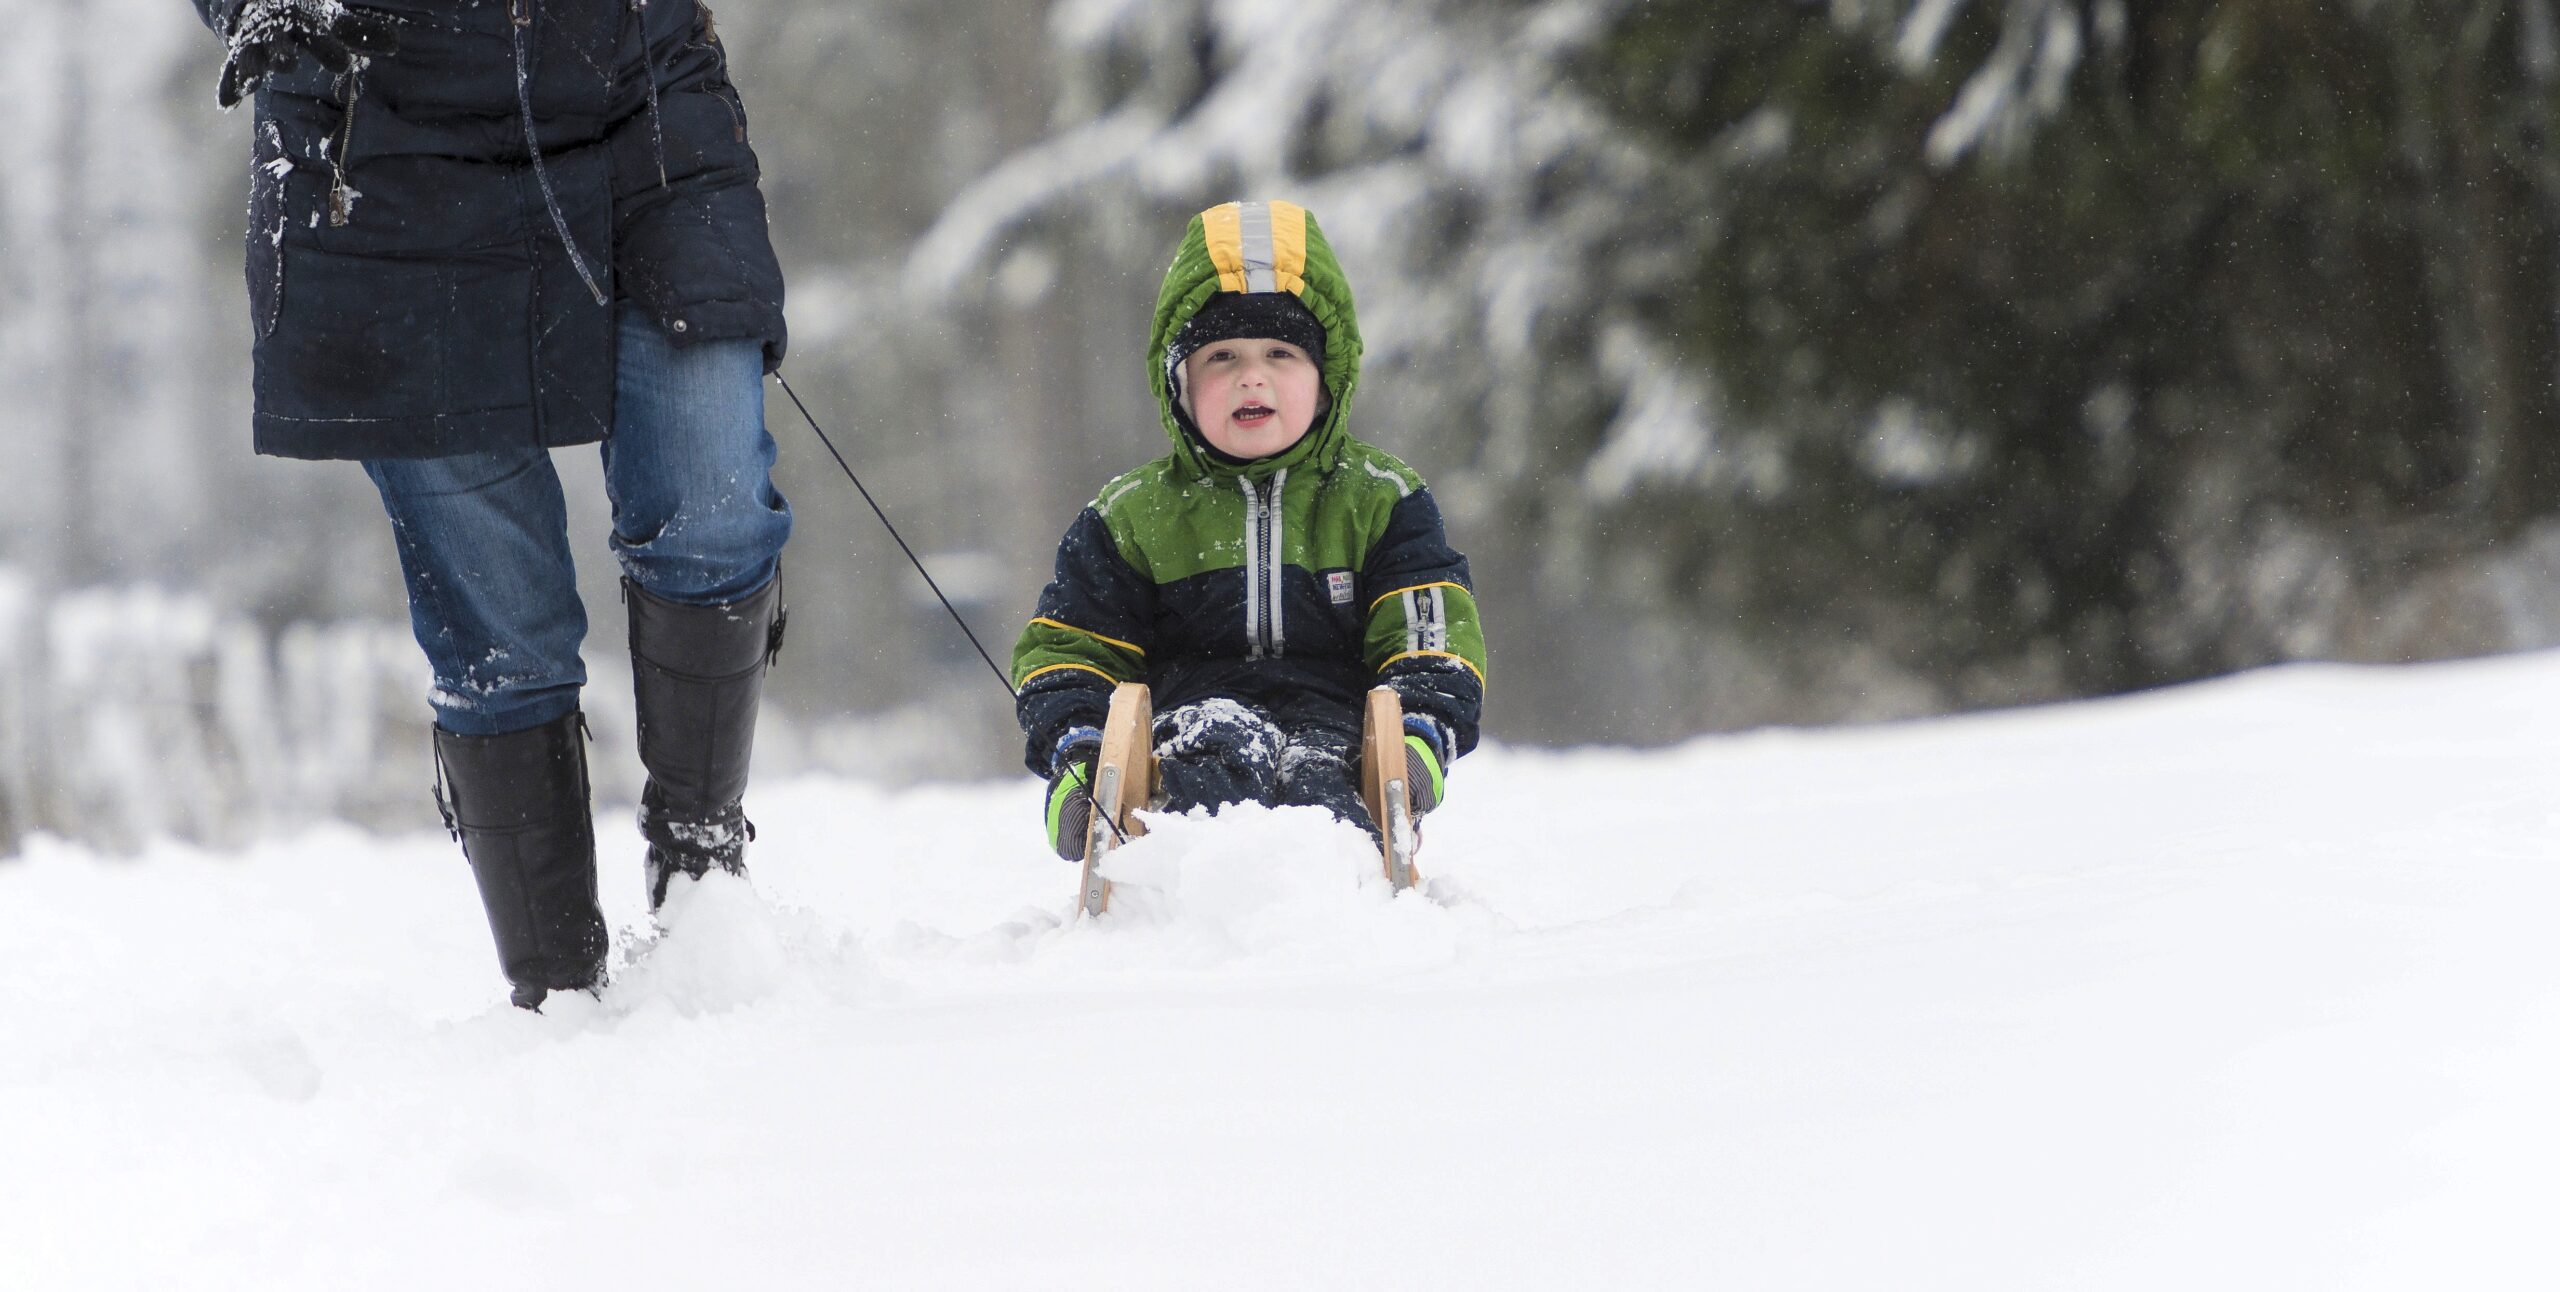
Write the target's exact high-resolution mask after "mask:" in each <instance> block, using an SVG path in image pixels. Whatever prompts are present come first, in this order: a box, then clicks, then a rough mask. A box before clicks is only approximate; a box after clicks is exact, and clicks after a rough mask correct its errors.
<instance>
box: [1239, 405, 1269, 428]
mask: <svg viewBox="0 0 2560 1292" xmlns="http://www.w3.org/2000/svg"><path fill="white" fill-rule="evenodd" d="M1278 415H1279V410H1277V409H1275V408H1272V407H1271V406H1269V405H1267V404H1247V405H1245V406H1244V407H1242V408H1239V409H1237V410H1236V411H1235V415H1234V416H1233V417H1232V418H1230V419H1229V420H1231V421H1234V422H1237V423H1242V424H1251V425H1256V426H1259V425H1261V424H1262V423H1263V422H1264V421H1265V420H1266V419H1269V418H1272V417H1276V416H1278Z"/></svg>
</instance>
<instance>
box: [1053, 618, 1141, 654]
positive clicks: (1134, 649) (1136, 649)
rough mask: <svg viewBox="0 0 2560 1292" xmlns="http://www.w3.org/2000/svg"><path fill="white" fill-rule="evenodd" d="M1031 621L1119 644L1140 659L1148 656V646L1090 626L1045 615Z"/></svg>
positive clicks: (1111, 643) (1115, 644)
mask: <svg viewBox="0 0 2560 1292" xmlns="http://www.w3.org/2000/svg"><path fill="white" fill-rule="evenodd" d="M1031 622H1033V623H1035V624H1047V625H1049V626H1050V627H1052V628H1057V629H1062V630H1064V631H1066V632H1071V633H1080V634H1082V635H1084V636H1087V637H1090V638H1092V639H1094V640H1095V641H1098V642H1104V643H1107V644H1109V645H1113V646H1117V647H1119V648H1120V649H1122V650H1125V651H1127V652H1129V653H1130V654H1132V655H1135V656H1137V657H1138V658H1140V659H1145V658H1146V656H1147V648H1146V647H1144V646H1139V645H1136V644H1133V643H1130V642H1124V641H1122V640H1120V639H1119V638H1117V637H1105V636H1103V635H1102V634H1100V633H1098V632H1095V631H1094V630H1092V629H1090V628H1078V627H1076V626H1075V625H1074V624H1062V623H1059V622H1058V621H1057V620H1055V619H1049V618H1045V617H1044V618H1039V619H1034V620H1032V621H1031Z"/></svg>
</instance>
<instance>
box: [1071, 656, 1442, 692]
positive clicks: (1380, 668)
mask: <svg viewBox="0 0 2560 1292" xmlns="http://www.w3.org/2000/svg"><path fill="white" fill-rule="evenodd" d="M1425 655H1429V656H1434V657H1437V658H1440V659H1453V660H1456V661H1458V662H1459V663H1461V664H1464V665H1466V666H1467V671H1468V672H1470V673H1473V674H1475V675H1476V685H1478V686H1483V685H1485V684H1486V683H1485V680H1484V670H1483V669H1480V668H1477V667H1476V662H1475V661H1474V660H1471V659H1468V658H1467V657H1466V656H1464V655H1457V654H1452V653H1451V652H1448V651H1445V650H1409V651H1406V652H1405V653H1404V654H1402V655H1394V656H1390V657H1388V659H1387V662H1386V664H1380V665H1379V666H1378V671H1379V672H1381V673H1384V672H1386V671H1387V666H1388V665H1389V664H1393V663H1395V662H1396V661H1397V660H1400V659H1415V658H1419V657H1421V656H1425ZM1023 680H1025V681H1029V680H1030V679H1028V678H1025V679H1023Z"/></svg>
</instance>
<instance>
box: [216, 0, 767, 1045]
mask: <svg viewBox="0 0 2560 1292" xmlns="http://www.w3.org/2000/svg"><path fill="white" fill-rule="evenodd" d="M195 6H196V9H197V11H198V13H199V14H200V15H201V16H202V18H203V19H204V21H205V23H206V25H208V26H210V27H212V28H213V29H214V30H215V31H217V32H219V33H221V34H222V36H223V37H224V38H225V40H226V41H227V43H228V46H229V52H230V58H229V61H228V63H227V64H226V66H225V67H224V69H223V74H222V82H221V86H220V90H219V94H220V97H221V99H222V102H223V103H224V105H225V106H229V105H231V104H233V103H236V102H237V101H239V100H240V99H241V98H242V97H244V96H247V95H250V94H254V95H255V100H256V111H255V114H254V123H253V126H252V136H253V140H254V154H253V167H254V169H253V171H252V177H251V194H252V196H251V201H250V216H251V227H250V229H249V239H248V279H249V304H250V310H251V313H252V316H253V319H254V323H255V331H256V341H255V370H256V375H255V379H254V388H255V392H256V405H257V407H256V443H257V450H258V451H259V452H261V453H267V454H274V455H278V456H282V457H291V458H328V459H352V460H356V461H360V462H362V463H363V464H364V469H365V471H366V473H367V474H368V475H370V476H371V477H372V479H373V482H374V484H375V485H376V486H377V488H379V490H380V491H381V494H382V501H383V506H384V508H385V509H386V510H387V511H388V513H389V515H390V519H391V526H392V533H393V537H394V539H395V541H396V544H397V547H398V550H399V554H400V565H401V570H402V573H403V575H404V576H405V578H406V581H407V586H408V594H409V609H410V618H411V622H412V625H413V626H414V628H415V629H416V632H417V637H418V644H419V645H420V646H421V647H423V648H424V649H425V651H426V654H427V658H428V660H429V662H430V663H431V664H432V665H433V667H434V672H435V682H436V689H435V692H434V695H433V696H432V703H433V706H434V710H435V719H436V731H435V754H436V761H437V767H438V804H439V807H440V808H441V809H442V810H443V811H444V813H445V819H446V823H447V825H448V826H449V827H450V828H451V829H452V830H453V831H454V833H455V835H456V837H457V838H458V839H460V840H461V842H462V847H463V852H464V853H465V855H466V856H468V857H469V859H470V862H471V867H472V871H473V873H474V875H475V876H476V877H477V879H478V882H479V887H480V896H481V900H482V902H483V904H484V905H485V906H486V908H487V910H488V914H489V926H490V931H491V932H492V933H493V934H494V935H495V938H496V941H497V947H498V958H499V961H500V963H501V964H502V966H503V967H504V969H505V971H506V975H507V977H508V979H509V980H510V981H511V982H512V983H513V984H514V986H515V993H514V999H515V1002H516V1003H517V1004H518V1005H522V1006H525V1007H527V1008H535V1007H538V1006H539V1005H540V1004H541V1003H542V1001H543V999H544V997H545V995H546V994H547V993H549V992H553V991H561V990H569V989H579V988H584V989H593V988H594V987H595V986H597V985H598V984H599V982H600V981H601V978H602V975H603V972H604V964H605V953H606V950H607V944H608V939H607V936H606V931H605V924H604V917H603V914H602V912H601V911H600V910H599V908H598V905H597V900H596V863H595V831H594V826H593V823H592V819H591V817H590V813H589V806H588V789H587V771H586V753H585V749H584V733H585V724H584V721H583V719H582V718H581V717H580V713H579V689H580V687H581V686H582V685H583V684H584V683H585V681H586V673H585V669H584V668H583V667H582V666H581V664H580V663H579V659H578V646H579V642H580V640H581V639H582V638H583V637H584V636H585V634H586V627H587V622H586V612H585V609H584V608H583V607H582V606H581V605H580V603H579V600H578V595H577V587H576V583H575V579H574V575H573V571H572V568H571V565H570V556H569V546H568V533H567V524H566V517H565V507H564V500H563V498H562V494H561V488H560V482H559V479H558V477H557V476H556V475H555V474H554V472H553V469H552V464H551V459H550V450H552V449H554V448H558V447H561V446H563V445H572V444H588V443H596V442H599V441H601V442H602V444H603V457H604V473H605V484H606V489H607V492H608V493H609V494H610V496H611V501H612V505H613V534H612V541H613V550H614V553H615V554H616V556H618V557H619V558H620V560H621V563H622V571H623V597H624V600H625V602H626V603H627V605H628V607H629V619H630V634H631V655H632V671H633V674H634V677H635V678H636V689H637V692H638V702H639V728H640V756H641V761H642V762H643V763H644V764H645V765H646V766H647V768H648V772H649V781H648V786H647V789H646V791H645V792H644V794H643V798H642V804H641V828H642V830H643V831H644V833H645V834H646V835H647V837H648V842H649V854H648V857H649V860H648V882H649V892H650V901H651V905H652V907H653V908H654V907H655V905H656V904H657V903H658V902H660V901H662V900H664V898H665V896H666V889H667V884H668V881H669V879H670V878H671V877H673V876H675V875H679V874H683V875H692V876H697V877H698V876H701V875H703V874H704V873H706V872H707V871H708V870H710V869H711V868H712V867H715V866H716V867H719V868H720V869H723V870H728V871H732V872H737V871H740V870H742V869H743V866H744V857H745V845H746V840H747V837H748V833H749V828H748V826H747V824H746V820H745V817H744V815H743V813H742V812H741V809H740V802H741V799H742V797H743V795H744V793H745V790H746V776H747V762H748V752H749V748H750V746H751V744H752V743H753V739H754V734H755V717H756V707H757V702H758V698H759V695H760V694H761V692H762V689H763V684H764V672H765V669H766V667H767V665H768V664H769V663H770V662H771V660H772V658H773V654H774V652H775V651H776V650H778V649H779V647H780V645H781V640H782V624H783V610H782V605H781V594H780V587H779V582H778V579H777V577H776V576H777V572H778V569H779V559H780V555H781V551H782V546H783V542H784V540H785V538H786V537H787V536H788V535H789V533H790V530H791V512H790V508H789V507H788V506H787V505H786V504H785V503H784V501H783V499H782V498H781V496H780V495H779V494H778V493H776V492H775V490H774V488H773V485H772V482H771V480H770V478H769V477H770V471H771V468H772V465H773V460H774V443H773V440H772V438H771V436H770V435H768V434H767V433H766V430H765V426H764V412H763V410H764V399H763V378H764V374H765V373H767V372H768V371H770V370H771V369H772V368H773V367H774V365H776V364H778V363H780V361H781V357H782V351H783V342H784V333H783V322H782V274H781V270H780V267H779V266H778V265H777V264H776V262H775V260H774V255H773V248H772V244H771V242H770V240H769V238H768V236H767V233H766V228H765V211H764V199H763V197H762V195H761V194H760V193H759V192H758V191H757V188H756V181H757V169H756V159H755V154H754V153H753V151H751V150H750V148H749V147H748V143H747V132H746V115H745V111H744V108H743V106H742V104H741V103H740V101H739V98H738V94H737V91H736V90H735V89H734V88H733V87H732V86H731V85H730V84H729V81H728V76H727V68H726V63H725V56H724V54H723V52H722V50H721V47H720V42H719V40H718V38H717V36H716V35H715V33H714V31H713V28H712V20H711V14H710V12H709V10H708V9H707V8H705V7H703V6H702V5H699V4H697V3H695V0H380V2H379V3H369V4H365V5H360V6H358V5H345V4H341V3H340V2H339V0H195Z"/></svg>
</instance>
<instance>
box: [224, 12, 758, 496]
mask: <svg viewBox="0 0 2560 1292" xmlns="http://www.w3.org/2000/svg"><path fill="white" fill-rule="evenodd" d="M238 3H239V0H195V5H196V9H197V12H198V14H199V15H200V16H201V17H202V18H203V19H204V21H205V23H206V24H207V25H208V26H211V27H213V28H214V29H215V30H217V31H219V30H221V29H222V28H223V26H224V25H225V24H226V23H227V21H228V19H229V17H230V15H231V13H232V12H233V11H235V10H236V8H237V6H238ZM363 7H364V8H367V9H371V10H375V11H378V12H381V13H384V14H387V15H389V16H391V17H393V18H394V19H396V20H398V34H399V41H400V49H399V52H398V53H396V54H392V55H390V56H388V57H384V58H380V59H376V60H374V62H373V65H372V66H371V67H370V68H368V69H366V70H364V71H363V72H361V73H360V74H358V75H355V76H351V77H347V78H343V79H342V78H338V77H333V76H332V75H330V74H329V73H328V72H327V71H326V70H324V69H322V68H320V67H319V66H318V64H317V61H316V60H314V59H310V58H305V59H303V60H302V63H301V66H300V67H299V68H298V69H297V70H295V71H293V72H291V73H288V74H286V75H283V76H280V77H277V78H274V79H273V80H272V81H271V82H270V83H269V84H268V85H267V87H266V88H264V89H262V90H261V91H260V92H259V93H258V96H257V105H256V113H255V120H254V122H253V123H252V128H251V135H252V139H253V154H252V161H253V167H254V169H253V171H252V173H251V184H250V228H249V237H248V279H249V305H250V312H251V316H252V321H253V324H254V329H255V337H256V339H255V342H254V367H255V376H254V379H253V386H254V390H255V394H256V402H257V409H256V422H255V425H256V439H257V448H258V451H259V452H261V453H269V454H276V455H280V456H284V457H297V458H373V457H436V456H442V455H446V454H453V453H466V452H475V451H481V450H486V449H490V448H495V447H500V446H512V445H522V444H527V443H533V444H542V445H550V446H558V445H564V444H578V443H586V442H591V441H594V440H598V439H602V438H603V437H604V436H605V435H606V434H607V433H608V432H609V431H610V430H611V428H612V425H613V399H614V382H613V378H614V345H615V342H614V310H615V305H614V302H615V301H616V300H617V299H619V300H622V301H627V302H629V303H630V304H632V305H636V306H637V307H638V308H640V309H643V310H645V311H647V313H648V314H649V316H650V317H652V318H654V319H656V320H657V321H658V323H659V324H660V325H661V326H664V327H665V328H667V329H668V330H669V331H670V332H671V333H673V334H674V336H675V339H676V340H677V342H678V343H679V344H684V343H690V342H694V341H702V340H710V339H730V338H754V339H757V340H761V341H762V342H763V343H764V347H765V356H766V362H767V365H768V366H769V367H770V366H772V365H776V364H779V363H780V362H781V358H782V351H783V345H784V339H785V338H784V331H783V322H782V271H781V268H780V266H779V265H778V264H777V263H776V262H775V259H774V254H773V247H772V243H771V240H770V238H769V237H768V235H767V232H766V227H765V209H764V199H763V196H762V195H761V194H760V193H758V191H757V189H756V181H757V166H756V158H755V153H754V151H753V150H752V149H751V148H750V147H749V146H748V143H747V129H746V112H745V109H744V107H743V105H742V104H741V103H740V101H739V98H738V93H737V91H736V90H735V89H734V88H732V87H731V86H730V84H729V82H728V79H727V70H726V62H725V59H726V56H725V54H724V53H723V51H722V50H721V48H720V44H719V42H718V40H717V39H716V38H715V37H714V35H713V33H712V31H711V28H710V25H709V21H708V15H707V14H706V13H705V12H704V11H702V10H700V9H699V8H698V7H697V6H696V5H695V3H694V0H655V3H650V4H645V5H641V4H633V3H631V0H371V2H370V3H367V4H365V5H364V6H363ZM644 51H645V56H644ZM564 230H565V232H566V234H567V237H566V238H565V239H564V238H563V236H562V234H563V231H564ZM600 298H601V299H600Z"/></svg>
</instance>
